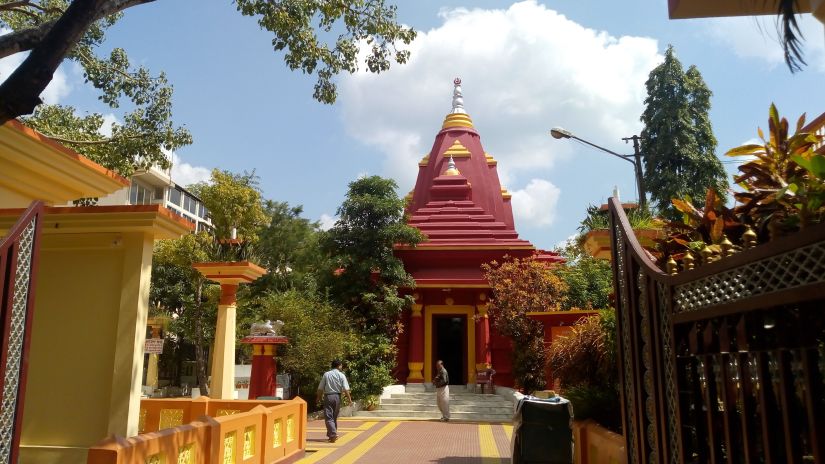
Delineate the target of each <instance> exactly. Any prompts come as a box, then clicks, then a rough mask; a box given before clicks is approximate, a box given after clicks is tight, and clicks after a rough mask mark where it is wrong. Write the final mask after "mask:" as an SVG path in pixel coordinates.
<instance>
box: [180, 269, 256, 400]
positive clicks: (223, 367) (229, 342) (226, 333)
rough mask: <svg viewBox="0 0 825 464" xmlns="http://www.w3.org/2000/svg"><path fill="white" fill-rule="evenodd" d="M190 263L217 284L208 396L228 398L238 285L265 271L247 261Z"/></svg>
mask: <svg viewBox="0 0 825 464" xmlns="http://www.w3.org/2000/svg"><path fill="white" fill-rule="evenodd" d="M192 267H194V268H195V269H196V270H197V271H198V272H200V273H201V274H203V276H204V277H206V278H207V279H209V280H211V281H213V282H217V283H219V284H220V285H221V299H220V301H219V302H218V324H217V326H216V327H215V349H214V351H213V352H212V380H211V382H210V383H209V397H210V398H213V399H221V400H231V399H233V394H234V392H235V322H236V309H237V292H238V285H239V284H241V283H250V282H254V281H255V280H256V279H258V278H259V277H261V276H262V275H264V274H266V269H264V268H262V267H260V266H258V265H256V264H253V263H250V262H248V261H233V262H215V263H195V264H193V265H192Z"/></svg>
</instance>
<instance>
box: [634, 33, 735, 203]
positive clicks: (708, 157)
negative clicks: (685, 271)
mask: <svg viewBox="0 0 825 464" xmlns="http://www.w3.org/2000/svg"><path fill="white" fill-rule="evenodd" d="M645 85H646V86H647V98H646V99H645V110H644V112H643V113H642V117H641V120H642V122H643V123H644V125H645V127H644V129H643V130H642V135H641V137H642V140H641V150H642V153H643V154H644V164H645V174H644V183H645V187H646V189H647V191H648V192H650V196H651V200H652V203H654V204H655V205H656V207H657V208H658V209H659V210H660V212H661V214H662V215H663V216H666V217H668V218H670V219H676V218H678V217H679V214H678V212H676V211H675V210H673V209H672V208H671V207H670V204H671V203H670V200H671V199H672V198H688V197H689V198H690V199H691V200H692V201H693V202H694V203H695V204H696V205H697V206H699V205H702V204H704V198H705V193H706V191H707V189H708V188H713V189H714V190H716V191H717V192H718V193H719V194H724V192H725V191H726V190H727V187H728V183H727V179H726V174H725V169H724V168H723V167H722V163H721V161H719V158H717V157H716V153H715V150H716V138H715V137H714V136H713V131H712V129H711V125H710V119H709V117H708V111H709V110H710V96H711V92H710V90H709V89H708V87H707V85H705V82H704V80H702V76H701V74H700V73H699V70H698V69H697V68H696V67H695V66H691V67H690V69H688V72H687V73H685V71H684V69H683V68H682V63H680V62H679V60H678V59H677V58H676V56H675V53H674V50H673V47H672V46H670V47H668V49H667V52H666V53H665V61H664V62H663V63H662V64H660V65H659V66H657V67H656V68H654V69H653V71H651V72H650V76H649V77H648V80H647V82H646V84H645Z"/></svg>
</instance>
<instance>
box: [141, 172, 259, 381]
mask: <svg viewBox="0 0 825 464" xmlns="http://www.w3.org/2000/svg"><path fill="white" fill-rule="evenodd" d="M192 190H193V192H195V193H196V194H198V195H200V196H201V199H202V200H203V201H204V204H205V205H206V207H207V208H208V209H209V212H210V213H211V214H212V218H213V221H215V224H216V228H215V230H214V231H208V232H207V231H201V232H198V233H194V234H189V235H186V236H184V237H182V238H180V239H178V240H161V241H159V242H158V243H157V244H156V245H155V250H154V255H153V256H152V265H153V270H152V283H151V290H150V299H151V301H152V303H153V305H154V306H160V307H161V308H163V309H164V310H165V311H166V312H168V313H170V314H171V315H173V316H174V317H173V320H174V322H173V323H172V325H171V327H170V330H171V331H172V332H174V333H177V334H180V335H181V336H183V337H184V338H185V339H187V340H189V341H191V342H192V343H193V345H194V347H195V362H196V368H197V377H198V385H199V386H200V388H201V393H203V394H206V393H207V392H206V376H207V374H206V366H207V359H206V349H207V347H208V346H209V344H210V343H211V342H212V340H213V339H214V327H215V323H216V318H217V303H218V298H219V296H220V287H219V286H218V285H215V284H213V283H210V282H209V281H207V280H206V279H204V278H203V276H202V275H201V274H200V273H199V272H198V271H196V270H195V269H193V268H192V265H193V264H195V263H199V262H208V261H237V260H247V259H250V258H252V256H251V254H252V252H253V247H252V246H250V243H249V242H247V243H245V244H242V245H240V246H238V245H230V244H226V243H222V242H221V241H220V240H218V237H220V238H224V237H227V236H228V230H229V228H230V227H231V226H230V225H235V226H236V227H238V230H239V231H240V234H241V235H240V236H241V237H244V238H246V239H249V240H250V241H252V242H254V240H256V239H257V232H258V229H259V228H260V227H261V225H262V224H264V223H265V220H266V215H265V214H264V210H263V207H262V200H261V194H260V191H258V189H257V183H256V178H255V176H254V175H252V174H243V175H239V174H233V173H231V172H228V171H220V170H217V169H216V170H214V171H212V178H211V181H210V183H202V184H197V185H195V186H193V187H192ZM220 233H223V234H224V235H218V234H220ZM248 293H249V292H248V290H246V289H243V290H242V291H240V292H239V293H238V299H239V303H238V306H239V307H241V306H243V305H245V300H247V294H248ZM241 312H243V311H241ZM238 333H239V334H241V333H243V331H238Z"/></svg>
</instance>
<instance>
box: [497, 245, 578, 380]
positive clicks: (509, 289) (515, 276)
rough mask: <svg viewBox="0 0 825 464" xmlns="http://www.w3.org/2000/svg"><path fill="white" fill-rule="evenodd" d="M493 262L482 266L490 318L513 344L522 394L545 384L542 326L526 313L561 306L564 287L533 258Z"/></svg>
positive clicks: (515, 371) (516, 375) (513, 354)
mask: <svg viewBox="0 0 825 464" xmlns="http://www.w3.org/2000/svg"><path fill="white" fill-rule="evenodd" d="M505 258H506V260H505V261H504V262H502V263H498V262H496V261H493V262H491V263H489V264H484V265H482V266H481V268H482V270H483V271H484V276H485V278H486V279H487V282H489V284H490V288H491V289H492V291H493V296H492V298H490V306H489V309H488V311H489V312H490V320H491V321H492V323H493V327H495V328H496V330H497V331H498V332H499V333H500V334H501V335H503V336H505V337H507V338H509V339H510V341H511V342H512V343H513V350H512V357H513V376H514V377H515V380H516V383H517V384H518V385H519V386H520V387H521V388H522V389H524V391H525V393H532V392H534V391H536V390H541V389H542V388H544V386H545V384H546V379H545V369H546V367H547V353H546V352H545V349H544V326H543V325H542V323H541V322H539V321H537V320H535V319H531V318H530V317H529V316H528V315H527V313H529V312H544V311H552V310H559V309H561V305H562V301H563V300H564V294H565V292H566V290H567V288H566V284H565V283H564V281H563V280H562V279H561V278H560V277H559V276H558V275H557V274H556V272H555V271H554V269H552V267H551V266H548V265H547V264H546V263H543V262H540V261H536V260H535V259H533V258H525V259H518V258H514V259H509V258H508V257H505Z"/></svg>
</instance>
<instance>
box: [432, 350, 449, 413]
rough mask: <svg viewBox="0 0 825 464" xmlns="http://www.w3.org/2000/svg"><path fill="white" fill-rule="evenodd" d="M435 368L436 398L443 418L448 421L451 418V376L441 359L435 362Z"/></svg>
mask: <svg viewBox="0 0 825 464" xmlns="http://www.w3.org/2000/svg"><path fill="white" fill-rule="evenodd" d="M435 370H436V373H435V378H434V379H433V385H434V386H435V399H436V402H437V403H438V409H439V410H440V411H441V420H442V421H444V422H448V421H449V420H450V376H449V375H448V374H447V369H445V368H444V363H443V362H442V361H441V360H440V359H439V360H438V362H437V363H435Z"/></svg>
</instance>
